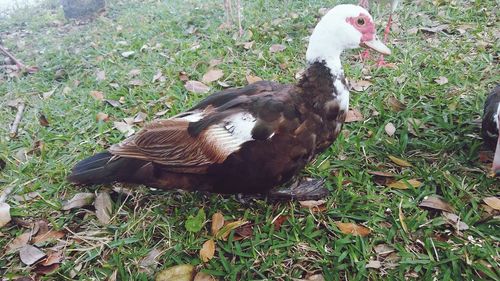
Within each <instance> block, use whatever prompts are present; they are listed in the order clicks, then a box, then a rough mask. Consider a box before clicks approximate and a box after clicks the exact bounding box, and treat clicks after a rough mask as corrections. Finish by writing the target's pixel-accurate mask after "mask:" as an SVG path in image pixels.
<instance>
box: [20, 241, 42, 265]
mask: <svg viewBox="0 0 500 281" xmlns="http://www.w3.org/2000/svg"><path fill="white" fill-rule="evenodd" d="M19 257H20V258H21V261H22V262H23V263H24V264H26V265H32V264H34V263H35V262H37V261H39V260H41V259H42V258H44V257H45V253H44V252H42V251H40V250H39V249H38V248H37V247H35V246H31V245H25V246H24V247H22V248H21V250H20V251H19Z"/></svg>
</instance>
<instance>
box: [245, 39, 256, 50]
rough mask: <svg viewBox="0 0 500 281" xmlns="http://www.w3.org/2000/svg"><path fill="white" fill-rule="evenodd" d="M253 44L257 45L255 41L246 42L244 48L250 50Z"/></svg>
mask: <svg viewBox="0 0 500 281" xmlns="http://www.w3.org/2000/svg"><path fill="white" fill-rule="evenodd" d="M253 43H255V42H254V41H250V42H245V43H243V48H245V49H246V50H250V49H252V47H253Z"/></svg>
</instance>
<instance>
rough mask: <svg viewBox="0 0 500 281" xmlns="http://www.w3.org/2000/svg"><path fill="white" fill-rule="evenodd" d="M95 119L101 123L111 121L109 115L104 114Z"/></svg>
mask: <svg viewBox="0 0 500 281" xmlns="http://www.w3.org/2000/svg"><path fill="white" fill-rule="evenodd" d="M95 119H96V120H97V122H99V121H102V122H106V121H108V120H109V115H108V114H106V113H104V112H99V113H97V114H96V116H95Z"/></svg>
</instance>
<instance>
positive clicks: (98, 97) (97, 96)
mask: <svg viewBox="0 0 500 281" xmlns="http://www.w3.org/2000/svg"><path fill="white" fill-rule="evenodd" d="M90 95H91V96H92V97H93V98H94V99H96V100H98V101H102V100H104V93H103V92H100V91H90Z"/></svg>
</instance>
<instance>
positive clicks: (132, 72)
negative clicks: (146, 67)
mask: <svg viewBox="0 0 500 281" xmlns="http://www.w3.org/2000/svg"><path fill="white" fill-rule="evenodd" d="M139 74H141V70H140V69H137V68H134V69H132V70H130V71H129V72H128V76H130V77H135V76H137V75H139Z"/></svg>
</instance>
